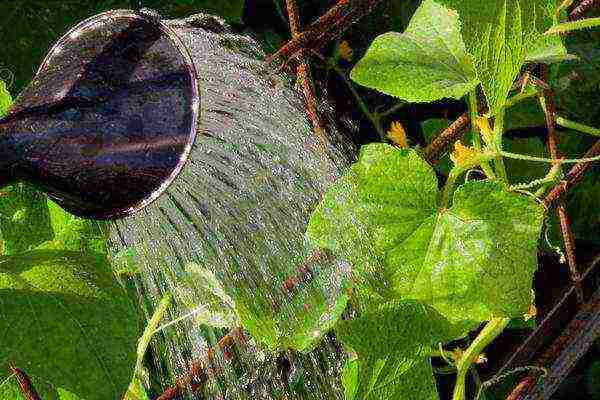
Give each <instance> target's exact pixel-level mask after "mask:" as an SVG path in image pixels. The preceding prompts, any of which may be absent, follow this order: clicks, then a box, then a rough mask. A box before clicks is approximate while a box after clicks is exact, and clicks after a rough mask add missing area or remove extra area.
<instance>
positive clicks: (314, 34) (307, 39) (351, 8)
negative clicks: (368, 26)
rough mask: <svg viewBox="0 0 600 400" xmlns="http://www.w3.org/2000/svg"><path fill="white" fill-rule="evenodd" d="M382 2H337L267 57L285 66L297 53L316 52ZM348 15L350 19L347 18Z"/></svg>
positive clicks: (364, 0)
mask: <svg viewBox="0 0 600 400" xmlns="http://www.w3.org/2000/svg"><path fill="white" fill-rule="evenodd" d="M381 1H382V0H339V1H338V3H337V4H336V5H335V6H333V7H332V8H331V9H330V10H329V11H328V12H327V13H325V14H324V15H323V16H322V17H320V18H319V19H318V20H316V21H315V22H313V23H312V24H310V25H309V26H308V29H306V30H305V31H304V32H298V35H297V36H295V37H293V38H292V39H291V40H290V41H288V42H287V43H285V44H284V45H283V46H282V47H281V48H280V49H279V50H277V51H276V52H275V53H273V54H272V55H270V56H269V57H267V59H266V61H267V62H268V63H272V64H285V63H286V62H287V61H289V60H290V59H292V58H294V57H295V56H296V55H297V53H298V52H299V51H302V50H303V51H305V52H307V53H308V52H310V51H311V50H314V51H318V50H320V49H321V48H322V47H323V46H324V45H326V44H327V43H329V42H330V41H331V40H333V39H334V38H336V37H337V36H339V35H340V34H341V33H342V32H344V31H345V30H346V29H348V27H350V25H351V24H352V23H354V22H355V21H357V20H358V19H360V18H362V17H363V16H365V15H367V14H368V13H369V12H370V11H371V10H372V9H373V8H374V7H375V6H376V5H377V4H379V3H380V2H381ZM348 14H351V15H352V17H351V18H349V17H348Z"/></svg>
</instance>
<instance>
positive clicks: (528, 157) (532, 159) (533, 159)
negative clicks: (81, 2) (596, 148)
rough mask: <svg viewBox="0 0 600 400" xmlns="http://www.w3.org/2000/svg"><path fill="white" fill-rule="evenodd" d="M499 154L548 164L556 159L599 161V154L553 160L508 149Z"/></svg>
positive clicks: (563, 161) (575, 162)
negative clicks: (512, 151)
mask: <svg viewBox="0 0 600 400" xmlns="http://www.w3.org/2000/svg"><path fill="white" fill-rule="evenodd" d="M499 154H500V155H502V156H504V157H506V158H513V159H515V160H524V161H535V162H544V163H548V164H552V163H555V162H557V161H558V162H559V163H560V164H577V163H587V162H596V161H600V156H596V157H584V158H561V159H559V160H553V159H551V158H544V157H535V156H528V155H526V154H517V153H510V152H508V151H501V152H500V153H499Z"/></svg>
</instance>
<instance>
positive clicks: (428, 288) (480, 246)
mask: <svg viewBox="0 0 600 400" xmlns="http://www.w3.org/2000/svg"><path fill="white" fill-rule="evenodd" d="M436 219H437V220H436V222H435V228H434V230H433V234H432V236H431V237H430V240H429V241H428V243H427V248H426V252H424V253H421V255H422V258H421V260H419V261H421V262H422V264H421V265H422V266H421V267H420V270H419V271H418V273H417V276H416V279H415V281H414V282H413V285H412V287H410V289H409V290H408V291H406V292H405V293H404V296H409V297H411V298H417V299H420V300H422V301H424V302H426V303H428V304H432V305H433V306H434V307H435V308H436V309H437V310H438V311H440V312H441V313H442V314H443V315H445V316H446V317H447V318H449V319H450V320H451V321H461V320H469V319H471V320H475V321H484V320H487V319H489V318H490V317H492V316H510V317H514V316H520V315H522V314H524V313H525V312H526V311H527V309H528V307H529V305H530V304H531V300H532V298H531V283H532V278H533V274H534V272H535V270H536V268H537V242H538V237H539V234H540V229H541V226H542V221H543V209H542V207H541V206H540V205H539V204H538V203H537V202H536V201H535V200H533V199H531V198H529V197H526V196H523V195H519V194H515V193H510V192H508V191H506V189H504V187H502V185H501V184H499V183H496V182H490V181H476V182H468V183H466V184H464V185H463V186H461V187H459V188H458V189H457V191H456V193H455V195H454V200H453V204H452V207H451V208H450V209H448V210H441V211H440V212H439V213H438V215H437V217H436ZM429 232H430V228H429V226H428V225H426V224H424V225H423V226H422V227H421V228H420V229H419V230H417V231H416V232H415V236H419V235H420V234H422V235H423V236H424V235H425V234H428V233H429ZM421 249H423V246H421V244H420V243H414V244H413V243H411V242H408V243H407V246H406V247H405V245H404V244H401V245H400V246H399V247H398V249H395V251H393V252H392V253H391V255H390V256H391V257H392V258H394V257H395V256H397V255H400V258H402V255H403V254H404V253H406V252H407V251H412V252H414V253H413V254H415V255H416V254H418V252H419V251H420V250H421ZM409 262H410V260H407V263H406V264H405V265H404V268H406V267H408V265H410V264H408V263H409ZM407 264H408V265H407ZM419 264H420V262H414V261H413V263H412V265H410V267H409V268H410V269H412V268H411V267H414V268H418V267H419Z"/></svg>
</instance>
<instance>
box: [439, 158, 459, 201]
mask: <svg viewBox="0 0 600 400" xmlns="http://www.w3.org/2000/svg"><path fill="white" fill-rule="evenodd" d="M463 172H464V168H462V167H457V166H455V167H454V168H452V170H450V173H449V174H448V179H446V184H445V185H444V189H443V191H442V208H447V207H448V205H449V204H450V196H451V195H452V192H453V191H454V185H456V180H457V179H458V177H459V176H460V175H461V174H462V173H463Z"/></svg>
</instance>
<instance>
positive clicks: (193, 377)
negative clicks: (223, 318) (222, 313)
mask: <svg viewBox="0 0 600 400" xmlns="http://www.w3.org/2000/svg"><path fill="white" fill-rule="evenodd" d="M245 341H246V338H245V336H244V333H243V331H242V328H234V329H232V330H231V331H229V333H228V334H227V335H225V336H223V337H222V338H221V340H219V342H218V343H217V345H218V347H219V349H220V350H221V351H222V352H223V355H224V356H225V358H226V359H230V358H231V357H232V354H233V353H232V350H233V347H234V346H235V344H236V343H244V342H245ZM214 361H215V349H213V348H212V347H211V348H209V349H208V352H207V357H206V359H202V360H197V361H195V362H194V363H193V364H192V366H191V367H190V369H189V370H188V372H187V374H186V375H185V376H184V377H182V378H180V379H178V380H177V383H176V384H175V385H173V386H171V387H170V388H168V389H167V390H165V391H164V392H163V393H162V394H161V395H160V396H159V397H157V398H156V400H172V399H174V398H176V397H177V396H179V395H180V394H181V393H182V392H183V391H184V390H186V389H190V390H192V391H197V390H198V389H199V388H200V387H202V385H204V384H205V383H206V382H207V381H208V380H209V379H210V377H212V376H214V375H215V374H216V373H217V372H218V371H216V367H215V365H214V364H215V362H214Z"/></svg>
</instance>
